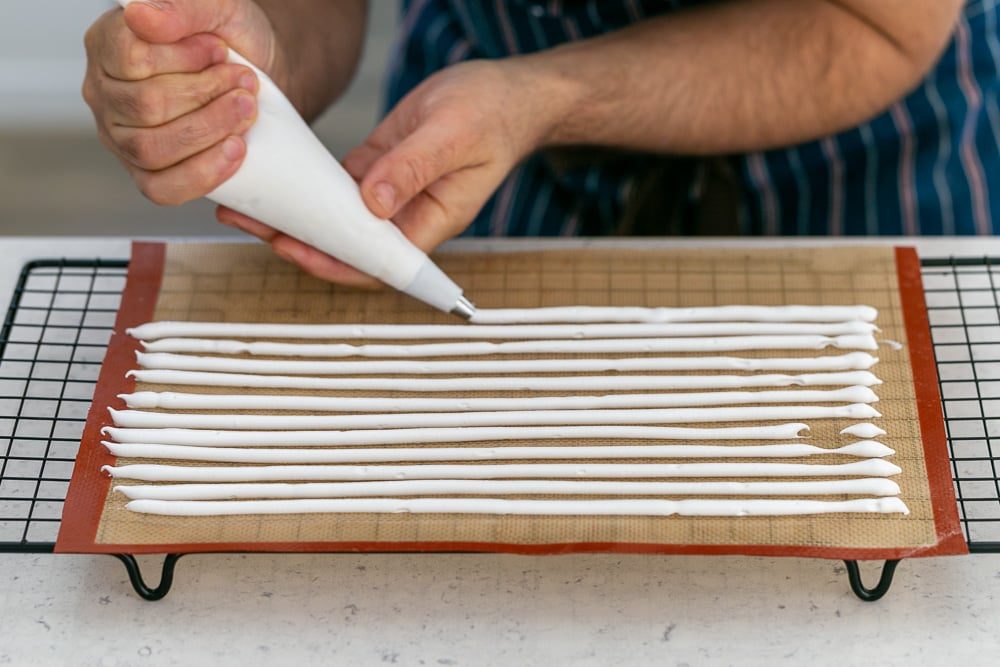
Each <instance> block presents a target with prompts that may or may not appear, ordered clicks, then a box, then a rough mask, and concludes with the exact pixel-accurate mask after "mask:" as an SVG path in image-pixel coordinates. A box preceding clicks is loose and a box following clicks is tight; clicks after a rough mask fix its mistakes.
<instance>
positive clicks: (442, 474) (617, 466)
mask: <svg viewBox="0 0 1000 667" xmlns="http://www.w3.org/2000/svg"><path fill="white" fill-rule="evenodd" d="M101 470H102V472H105V473H107V474H109V475H111V477H114V478H117V479H135V480H142V481H147V482H267V481H299V480H301V481H363V480H372V481H375V480H405V479H518V478H523V479H552V478H575V479H594V478H597V479H601V478H607V479H631V478H635V479H649V478H676V477H891V476H893V475H898V474H899V473H901V472H902V470H901V469H900V468H899V466H896V465H894V464H892V463H889V462H888V461H886V460H884V459H864V460H861V461H854V462H851V463H839V464H814V463H728V462H727V463H514V464H494V463H486V464H483V463H480V464H466V465H441V464H420V465H410V466H407V465H402V466H396V465H370V466H369V465H358V466H352V465H336V466H329V465H274V466H221V467H215V466H174V465H158V464H143V463H140V464H135V465H125V466H103V467H102V468H101Z"/></svg>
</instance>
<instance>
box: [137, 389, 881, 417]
mask: <svg viewBox="0 0 1000 667" xmlns="http://www.w3.org/2000/svg"><path fill="white" fill-rule="evenodd" d="M118 398H120V399H122V400H123V401H125V405H127V406H128V407H129V408H140V409H143V408H163V409H167V410H269V411H282V410H308V411H311V412H465V411H497V412H503V411H507V410H601V409H610V408H667V407H675V406H699V405H741V404H742V405H760V404H769V403H798V404H807V403H875V402H877V401H878V396H877V395H876V394H875V392H873V391H872V390H871V389H869V388H868V387H847V388H845V389H835V390H832V391H820V390H809V389H791V390H787V391H719V392H706V393H697V394H610V395H606V396H537V397H528V398H522V397H517V398H493V397H490V398H369V397H362V398H358V397H336V396H284V395H275V396H267V395H260V394H179V393H173V392H162V393H157V392H151V391H140V392H137V393H134V394H119V395H118Z"/></svg>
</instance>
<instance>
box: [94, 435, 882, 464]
mask: <svg viewBox="0 0 1000 667" xmlns="http://www.w3.org/2000/svg"><path fill="white" fill-rule="evenodd" d="M102 444H103V445H104V446H105V447H106V448H107V449H108V451H109V452H111V453H112V454H113V455H114V456H117V457H119V458H127V459H158V460H164V461H167V460H171V461H212V462H216V463H289V464H298V463H390V462H395V461H415V462H417V461H521V460H548V459H551V460H560V459H562V460H565V459H573V460H576V459H694V458H798V457H809V456H828V455H839V456H854V457H857V458H864V459H866V458H881V457H885V456H892V455H893V454H895V452H894V451H893V450H892V449H890V448H888V447H886V446H885V445H883V444H880V443H878V442H874V441H871V440H863V441H861V442H856V443H853V444H850V445H844V446H843V447H837V448H835V449H826V448H824V447H816V446H815V445H805V444H781V445H738V446H733V445H601V446H595V447H587V446H574V447H420V448H413V447H396V448H385V447H383V448H376V449H288V448H282V449H253V448H250V449H244V448H239V447H236V448H233V447H184V446H182V445H163V444H134V445H133V444H118V443H113V442H103V443H102Z"/></svg>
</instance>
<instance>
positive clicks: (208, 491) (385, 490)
mask: <svg viewBox="0 0 1000 667" xmlns="http://www.w3.org/2000/svg"><path fill="white" fill-rule="evenodd" d="M114 490H115V491H116V492H117V493H121V494H122V495H124V496H125V497H126V498H129V499H131V500H138V499H149V500H239V499H253V498H366V497H392V496H444V495H448V494H454V495H459V496H489V495H498V496H501V495H517V494H523V495H528V494H532V495H539V494H547V495H573V496H590V495H594V496H698V495H701V496H834V495H855V496H865V495H870V496H896V495H899V485H898V484H896V482H894V481H892V480H891V479H886V478H884V477H869V478H861V479H836V480H821V481H808V482H605V481H585V482H579V481H566V480H534V479H514V480H491V479H477V480H466V479H415V480H409V481H403V482H394V481H390V482H329V483H324V482H299V483H295V484H282V483H270V484H269V483H261V484H253V483H248V484H238V483H237V484H157V485H130V486H115V488H114Z"/></svg>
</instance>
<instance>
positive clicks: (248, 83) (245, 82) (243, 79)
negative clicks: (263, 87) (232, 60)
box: [240, 72, 257, 93]
mask: <svg viewBox="0 0 1000 667" xmlns="http://www.w3.org/2000/svg"><path fill="white" fill-rule="evenodd" d="M240 88H243V89H244V90H249V91H250V92H251V93H252V92H254V91H255V90H257V77H255V76H254V75H253V74H251V73H250V72H245V73H244V74H242V75H241V76H240Z"/></svg>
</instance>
